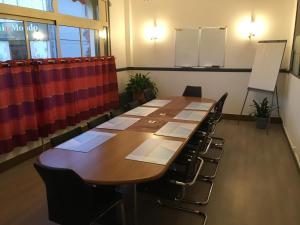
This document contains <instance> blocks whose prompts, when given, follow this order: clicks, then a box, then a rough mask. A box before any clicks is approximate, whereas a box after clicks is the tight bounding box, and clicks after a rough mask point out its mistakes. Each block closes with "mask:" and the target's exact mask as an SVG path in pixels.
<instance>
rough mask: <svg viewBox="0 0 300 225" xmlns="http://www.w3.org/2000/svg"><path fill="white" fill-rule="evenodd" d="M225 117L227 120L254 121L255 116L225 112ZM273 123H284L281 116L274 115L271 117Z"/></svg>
mask: <svg viewBox="0 0 300 225" xmlns="http://www.w3.org/2000/svg"><path fill="white" fill-rule="evenodd" d="M223 118H224V119H225V120H241V121H253V120H254V118H253V116H249V115H237V114H227V113H224V114H223ZM271 123H278V124H282V120H281V118H280V117H272V118H271Z"/></svg>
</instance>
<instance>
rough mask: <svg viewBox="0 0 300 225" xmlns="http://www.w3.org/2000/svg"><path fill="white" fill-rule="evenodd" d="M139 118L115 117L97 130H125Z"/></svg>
mask: <svg viewBox="0 0 300 225" xmlns="http://www.w3.org/2000/svg"><path fill="white" fill-rule="evenodd" d="M139 120H140V118H132V117H122V116H118V117H115V118H113V119H111V120H109V121H107V122H105V123H103V124H101V125H99V126H97V128H105V129H113V130H126V129H127V128H128V127H130V126H131V125H132V124H134V123H135V122H137V121H139Z"/></svg>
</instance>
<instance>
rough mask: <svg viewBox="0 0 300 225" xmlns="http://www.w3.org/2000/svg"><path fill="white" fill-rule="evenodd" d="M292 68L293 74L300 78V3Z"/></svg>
mask: <svg viewBox="0 0 300 225" xmlns="http://www.w3.org/2000/svg"><path fill="white" fill-rule="evenodd" d="M290 67H291V73H292V74H294V75H296V76H300V3H298V5H297V16H296V24H295V33H294V43H293V50H292V58H291V66H290Z"/></svg>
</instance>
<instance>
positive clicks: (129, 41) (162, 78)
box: [111, 0, 296, 114]
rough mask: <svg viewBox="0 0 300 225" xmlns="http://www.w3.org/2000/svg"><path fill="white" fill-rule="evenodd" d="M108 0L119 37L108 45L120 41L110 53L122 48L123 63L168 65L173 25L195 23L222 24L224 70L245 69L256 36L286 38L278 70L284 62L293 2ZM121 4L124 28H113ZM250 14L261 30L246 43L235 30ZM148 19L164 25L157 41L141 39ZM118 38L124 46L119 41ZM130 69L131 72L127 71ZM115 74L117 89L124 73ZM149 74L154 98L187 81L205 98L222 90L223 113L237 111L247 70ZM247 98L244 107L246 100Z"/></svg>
mask: <svg viewBox="0 0 300 225" xmlns="http://www.w3.org/2000/svg"><path fill="white" fill-rule="evenodd" d="M114 2H118V6H115V4H114ZM112 3H113V4H112V7H111V10H112V14H111V17H112V18H111V19H112V29H115V32H114V33H113V32H112V38H113V35H114V34H115V35H119V37H118V38H116V39H114V40H112V46H114V45H117V46H120V45H122V46H121V47H120V48H118V49H117V48H115V51H113V53H114V55H115V56H116V57H117V58H118V57H120V56H122V57H123V54H124V52H122V49H125V50H126V62H127V66H135V67H139V66H141V67H174V61H175V54H174V53H175V45H174V43H175V28H197V27H199V26H227V28H228V33H227V43H226V57H225V67H226V68H251V67H252V63H253V59H254V55H255V47H256V42H257V40H262V39H287V40H288V43H287V49H286V53H285V56H284V62H283V65H282V68H288V66H289V60H290V50H291V45H292V36H293V27H294V18H295V9H296V0H264V1H260V0H248V1H239V0H228V1H224V0H214V1H204V0H189V1H181V0H164V1H159V0H148V1H141V0H124V1H116V0H115V1H112ZM114 7H115V9H114ZM121 8H124V10H125V14H124V18H125V32H124V28H121V29H118V27H117V28H115V27H113V25H114V23H116V21H119V23H120V21H122V23H123V14H122V13H120V10H121ZM114 11H115V12H114ZM251 12H254V15H255V17H256V20H257V21H260V20H261V21H263V22H264V24H265V32H264V33H263V34H261V35H260V36H257V37H255V38H254V39H252V40H251V41H250V40H249V39H248V38H247V37H245V36H243V35H242V34H241V33H240V32H239V31H240V29H239V27H240V26H239V24H240V23H241V21H244V20H245V19H246V20H247V19H248V20H250V18H251ZM154 20H156V22H157V25H158V26H163V27H164V29H165V36H164V37H163V38H162V39H160V40H157V41H150V40H147V39H146V38H145V29H146V28H147V26H148V25H149V24H150V25H152V24H153V23H154ZM114 21H115V22H114ZM123 33H124V34H125V36H124V35H123ZM120 39H121V40H120ZM124 40H125V43H126V44H125V46H124V44H120V43H123V41H124ZM119 41H120V43H119ZM113 50H114V49H113ZM117 50H118V51H117ZM135 72H137V71H131V72H129V73H131V74H133V73H135ZM141 72H144V73H146V72H148V71H141ZM118 76H119V77H120V78H119V80H120V81H122V82H123V83H122V84H121V83H120V87H121V89H123V88H124V86H125V85H126V79H127V74H126V73H122V74H119V75H118ZM151 76H152V77H153V79H154V80H155V81H156V83H157V85H158V88H159V91H160V92H159V95H160V96H163V95H180V94H181V93H182V90H183V88H184V87H185V85H187V84H190V85H201V86H202V87H203V94H204V96H205V97H210V98H218V97H219V96H220V95H221V94H222V93H224V92H225V91H228V92H229V97H228V102H227V104H226V106H225V109H224V110H225V113H232V114H239V112H240V109H241V105H242V102H243V100H244V96H245V94H246V91H247V84H248V80H249V76H250V73H240V72H239V73H232V72H226V73H225V72H224V73H215V72H163V71H152V72H151ZM279 86H281V85H280V84H279ZM257 97H259V98H262V96H258V95H257V94H256V95H255V98H257ZM252 98H254V95H250V96H249V100H250V101H251V99H252ZM250 101H249V103H247V105H249V104H251V102H250ZM249 110H251V109H250V108H249V107H247V110H246V114H248V113H249Z"/></svg>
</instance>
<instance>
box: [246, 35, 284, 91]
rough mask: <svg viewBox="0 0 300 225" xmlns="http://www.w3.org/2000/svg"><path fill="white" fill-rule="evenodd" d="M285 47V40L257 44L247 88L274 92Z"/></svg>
mask: <svg viewBox="0 0 300 225" xmlns="http://www.w3.org/2000/svg"><path fill="white" fill-rule="evenodd" d="M285 46H286V40H284V41H260V42H258V45H257V49H256V54H255V59H254V64H253V67H252V73H251V76H250V80H249V84H248V87H249V88H254V89H259V90H264V91H271V92H273V91H274V89H275V86H276V82H277V77H278V74H279V70H280V65H281V61H282V58H283V54H284V50H285Z"/></svg>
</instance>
